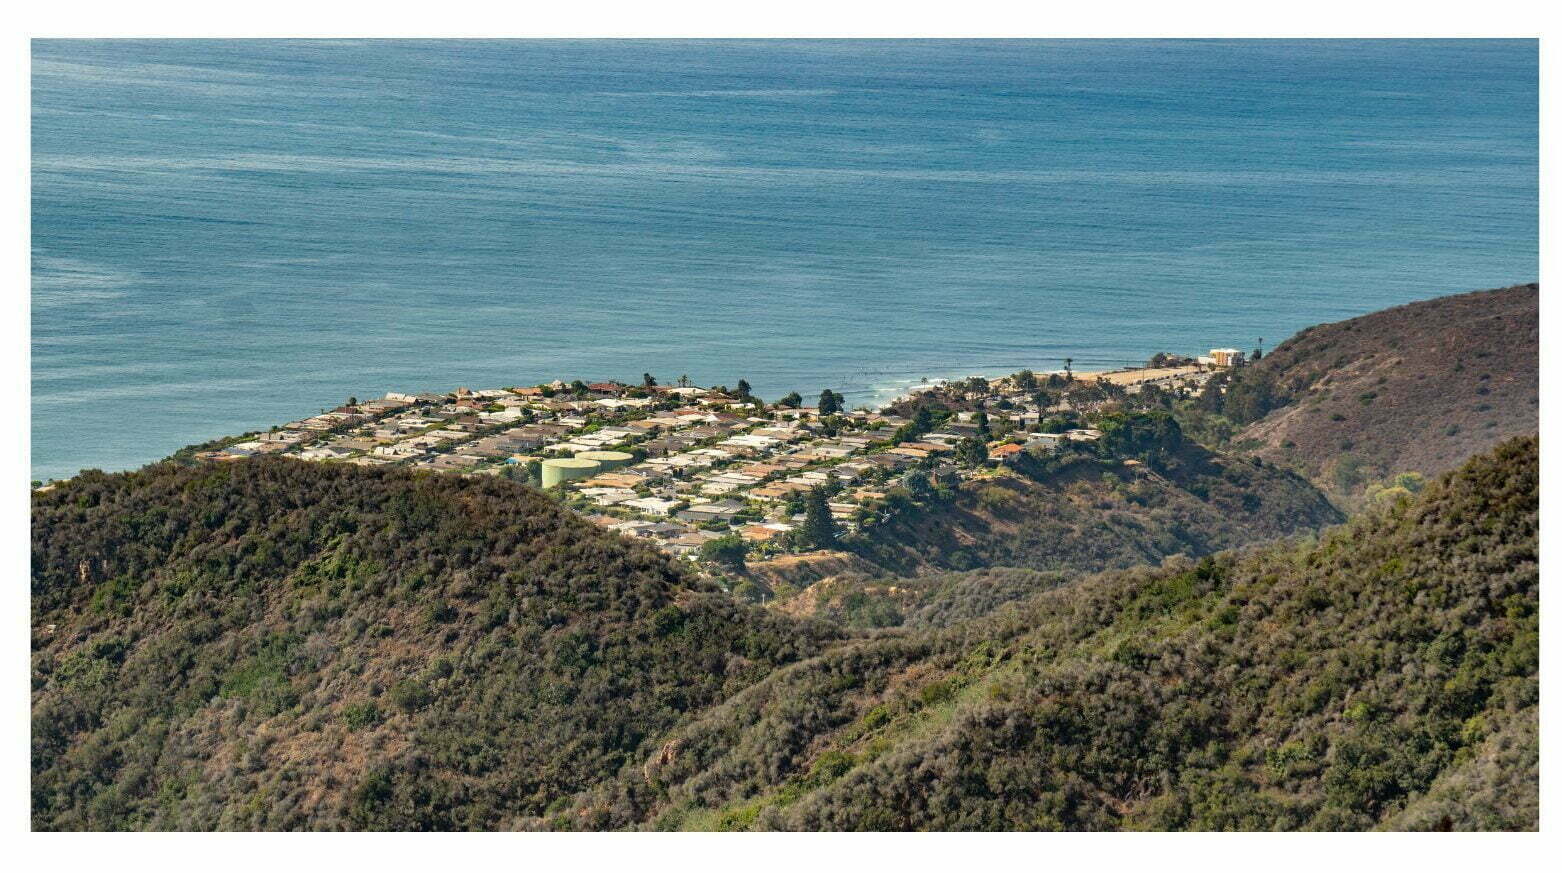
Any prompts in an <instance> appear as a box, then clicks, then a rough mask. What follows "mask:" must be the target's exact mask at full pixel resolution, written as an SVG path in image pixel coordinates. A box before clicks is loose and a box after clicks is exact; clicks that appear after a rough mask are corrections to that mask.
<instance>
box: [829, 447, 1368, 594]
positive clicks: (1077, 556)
mask: <svg viewBox="0 0 1562 873" xmlns="http://www.w3.org/2000/svg"><path fill="white" fill-rule="evenodd" d="M1161 420H1162V419H1156V421H1161ZM1163 426H1164V425H1163ZM1170 426H1171V427H1172V428H1175V427H1176V426H1175V424H1171V425H1170ZM1103 441H1104V442H1109V443H1110V444H1111V445H1110V447H1108V448H1107V449H1106V450H1105V451H1098V450H1095V449H1088V450H1079V451H1070V452H1063V453H1060V454H1055V455H1045V456H1042V457H1039V458H1032V457H1031V456H1029V455H1024V456H1021V457H1019V458H1017V459H1016V463H1015V464H1014V466H1013V467H1011V468H1009V472H1008V473H1007V474H1005V475H1001V476H998V477H996V478H984V479H978V480H975V481H972V482H968V483H963V484H961V485H960V486H959V487H958V488H956V489H954V490H953V491H951V493H950V495H949V498H948V499H936V500H935V499H929V500H926V501H924V502H923V503H922V504H921V505H919V506H916V507H911V508H909V509H908V511H904V512H901V513H898V514H895V515H892V516H891V517H889V518H888V519H887V520H886V521H885V522H883V523H881V524H878V525H875V526H874V527H872V528H871V529H868V530H867V531H865V533H864V535H863V536H860V537H857V538H854V539H853V540H851V541H850V542H849V543H848V548H850V549H851V550H852V551H853V552H855V553H857V554H858V555H860V556H861V557H863V558H865V559H867V560H869V561H872V562H873V563H875V564H877V565H878V566H880V567H883V568H885V569H887V570H889V571H892V572H897V573H913V572H917V571H924V572H925V571H928V570H971V569H977V568H981V567H1025V568H1030V569H1035V570H1046V571H1059V572H1087V573H1088V572H1095V571H1098V570H1104V569H1111V568H1127V567H1132V566H1135V565H1138V564H1144V563H1152V564H1153V563H1159V562H1160V561H1161V560H1162V559H1163V558H1166V557H1168V556H1171V555H1177V554H1182V555H1190V556H1195V557H1197V556H1200V555H1206V554H1210V553H1212V552H1216V551H1219V550H1221V549H1228V548H1233V547H1236V546H1239V545H1246V544H1249V543H1253V542H1259V541H1263V540H1273V539H1278V538H1280V537H1284V536H1289V535H1292V534H1295V533H1298V532H1302V531H1307V530H1314V529H1317V528H1319V527H1322V526H1325V525H1330V524H1335V523H1338V522H1339V521H1341V520H1343V518H1344V516H1343V515H1341V514H1340V513H1339V511H1338V510H1336V509H1335V508H1334V506H1333V505H1332V504H1330V503H1329V501H1328V499H1327V498H1325V497H1324V496H1323V494H1322V493H1321V492H1319V491H1318V489H1317V488H1315V487H1313V486H1312V485H1311V484H1310V483H1308V482H1307V481H1306V480H1305V479H1303V478H1302V477H1300V476H1298V475H1296V474H1294V473H1292V472H1289V471H1287V470H1284V469H1281V468H1278V467H1275V466H1274V465H1273V464H1266V463H1264V462H1263V461H1262V460H1259V461H1257V462H1255V461H1253V460H1247V459H1242V458H1237V457H1233V456H1228V455H1222V454H1218V453H1215V452H1211V451H1209V450H1207V449H1205V448H1203V447H1202V446H1199V445H1197V444H1194V443H1192V442H1191V441H1186V440H1182V439H1180V436H1179V438H1178V439H1176V440H1175V441H1174V442H1171V443H1168V442H1167V441H1166V440H1165V438H1164V436H1163V435H1157V434H1156V433H1155V432H1154V425H1151V426H1150V427H1141V428H1137V429H1136V428H1132V427H1124V428H1121V429H1114V430H1112V431H1111V432H1110V433H1109V434H1108V436H1107V437H1106V438H1104V440H1103ZM1168 446H1171V447H1168ZM1135 455H1138V456H1140V457H1142V458H1144V459H1145V460H1144V462H1143V463H1140V464H1138V465H1132V464H1125V463H1123V459H1125V458H1133V457H1134V456H1135Z"/></svg>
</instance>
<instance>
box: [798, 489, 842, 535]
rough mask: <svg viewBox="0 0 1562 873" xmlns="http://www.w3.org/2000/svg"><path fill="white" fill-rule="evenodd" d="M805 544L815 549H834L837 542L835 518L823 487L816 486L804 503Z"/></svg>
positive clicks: (803, 528) (803, 529)
mask: <svg viewBox="0 0 1562 873" xmlns="http://www.w3.org/2000/svg"><path fill="white" fill-rule="evenodd" d="M802 531H803V543H804V545H806V546H807V547H808V548H813V549H833V548H835V545H836V542H837V534H836V530H835V517H834V516H832V515H831V514H830V498H829V497H828V496H826V494H825V492H824V488H823V487H819V486H815V487H814V488H813V489H812V490H810V491H809V492H808V496H807V497H806V498H805V499H804V501H803V527H802Z"/></svg>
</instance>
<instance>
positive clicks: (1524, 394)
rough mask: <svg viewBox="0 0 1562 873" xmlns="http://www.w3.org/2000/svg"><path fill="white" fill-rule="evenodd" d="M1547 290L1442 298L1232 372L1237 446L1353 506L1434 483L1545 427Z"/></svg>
mask: <svg viewBox="0 0 1562 873" xmlns="http://www.w3.org/2000/svg"><path fill="white" fill-rule="evenodd" d="M1539 302H1540V287H1539V286H1538V285H1535V284H1530V285H1517V286H1514V287H1511V288H1502V289H1498V290H1493V291H1477V292H1473V293H1469V294H1456V295H1453V296H1449V297H1439V298H1437V299H1434V300H1426V301H1421V302H1418V303H1411V304H1408V305H1405V306H1398V307H1394V308H1392V309H1385V310H1382V311H1380V312H1374V313H1372V314H1370V315H1364V316H1362V317H1360V318H1353V319H1349V320H1347V321H1341V322H1335V323H1332V324H1321V325H1317V326H1315V327H1311V328H1308V329H1307V330H1304V331H1302V332H1301V333H1299V334H1297V335H1296V336H1294V337H1292V338H1291V339H1289V340H1287V341H1286V342H1284V343H1282V344H1281V345H1280V346H1279V347H1277V348H1276V349H1274V351H1273V352H1271V353H1270V354H1268V355H1266V356H1265V357H1264V358H1263V359H1262V360H1261V361H1259V362H1257V363H1255V364H1254V365H1252V366H1249V367H1247V368H1244V369H1243V370H1241V371H1239V372H1238V373H1237V374H1236V375H1235V376H1233V378H1232V380H1231V383H1230V384H1229V385H1228V386H1226V391H1225V395H1224V397H1223V398H1219V399H1218V400H1217V405H1218V406H1219V407H1220V411H1221V412H1222V413H1223V414H1224V415H1225V416H1226V417H1228V418H1230V419H1231V420H1232V421H1233V422H1234V423H1236V424H1238V425H1241V426H1242V429H1241V430H1240V431H1239V432H1238V433H1237V434H1236V436H1235V439H1234V443H1235V444H1236V445H1239V446H1247V447H1252V448H1255V449H1256V450H1257V451H1258V453H1259V454H1260V455H1261V456H1262V457H1264V458H1266V459H1269V460H1271V461H1275V462H1279V463H1284V464H1289V465H1292V466H1294V467H1296V468H1297V469H1299V470H1301V471H1303V472H1304V473H1306V475H1307V476H1309V477H1310V478H1312V479H1313V480H1314V481H1315V482H1317V483H1318V484H1319V486H1320V487H1322V488H1324V489H1325V490H1327V491H1328V492H1329V493H1330V494H1331V495H1334V496H1336V497H1343V498H1348V497H1350V496H1352V495H1356V494H1359V493H1360V492H1361V491H1362V490H1364V489H1365V488H1366V487H1367V486H1369V485H1372V484H1374V483H1379V482H1381V481H1382V480H1384V479H1386V478H1389V477H1392V476H1395V475H1397V474H1401V473H1420V474H1422V475H1424V476H1433V475H1436V474H1438V473H1441V472H1443V471H1444V470H1448V469H1451V468H1453V467H1455V466H1457V465H1459V464H1460V463H1462V462H1463V461H1464V459H1466V458H1468V457H1469V456H1471V455H1473V454H1476V453H1478V452H1482V451H1485V450H1487V449H1489V448H1490V447H1492V446H1493V445H1496V444H1497V443H1498V442H1501V441H1502V440H1504V439H1507V438H1509V437H1512V436H1517V435H1523V434H1530V433H1534V432H1535V431H1536V428H1537V426H1538V421H1539V408H1540V397H1539V342H1540V315H1539Z"/></svg>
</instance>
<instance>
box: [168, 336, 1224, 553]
mask: <svg viewBox="0 0 1562 873" xmlns="http://www.w3.org/2000/svg"><path fill="white" fill-rule="evenodd" d="M1216 351H1220V350H1216ZM1226 360H1233V361H1234V362H1235V363H1234V365H1240V362H1241V359H1240V358H1234V359H1233V358H1232V357H1231V356H1226ZM1152 363H1158V362H1152ZM1221 366H1222V365H1220V364H1215V363H1210V362H1206V363H1203V364H1199V363H1195V362H1193V361H1192V360H1189V359H1176V361H1174V362H1173V363H1172V364H1171V365H1169V366H1158V367H1149V368H1142V369H1141V368H1135V369H1128V370H1119V371H1112V372H1106V373H1072V372H1069V373H1067V374H1066V375H1063V374H1057V373H1052V374H1047V375H1043V376H1038V375H1036V374H1034V373H1032V372H1030V371H1028V370H1027V371H1022V372H1020V373H1016V374H1014V375H1011V376H1006V377H1002V378H998V379H993V380H987V379H983V378H980V377H972V378H970V379H966V380H960V381H955V382H938V383H931V384H927V385H921V386H918V387H917V388H916V389H914V390H913V391H912V392H910V393H909V394H908V395H906V396H905V397H902V398H898V399H897V400H895V401H893V402H891V403H890V404H888V405H886V406H885V407H884V408H882V409H879V410H870V409H866V408H858V409H851V410H848V409H845V408H844V407H843V404H842V399H841V396H840V395H839V394H836V393H834V392H832V391H828V390H826V391H824V392H823V393H822V394H821V395H820V398H819V402H818V403H817V404H816V405H813V406H805V405H802V403H801V402H800V401H801V398H800V397H798V395H796V394H795V393H794V394H792V395H789V396H788V397H787V398H783V400H782V401H779V402H776V403H771V404H766V403H764V402H763V401H761V400H760V399H759V398H757V397H754V396H753V395H752V394H751V393H750V392H749V390H748V386H747V384H746V383H744V382H741V381H740V383H739V387H738V388H737V389H729V388H725V387H724V386H718V387H705V388H702V387H698V386H695V385H692V384H689V383H688V381H687V379H681V380H679V384H677V385H674V386H661V385H657V384H655V380H654V379H652V378H650V377H649V375H647V377H646V378H645V379H644V380H643V382H642V383H640V384H625V383H621V382H616V381H607V382H603V381H597V382H589V383H588V382H583V381H579V380H577V381H573V382H564V381H562V380H556V381H554V382H551V383H547V384H542V385H533V386H516V387H509V388H485V389H477V390H474V389H470V388H465V387H462V388H457V389H456V390H454V391H451V392H448V393H415V394H408V393H398V392H390V393H387V394H386V395H385V396H383V397H380V398H376V399H372V400H366V401H360V400H358V399H357V398H349V399H348V401H347V402H346V403H344V404H343V405H341V406H339V407H337V408H335V409H331V410H329V411H323V412H321V413H320V414H318V415H314V416H310V417H307V418H303V419H299V420H296V421H290V422H286V423H284V424H281V425H278V426H276V427H274V428H272V429H270V430H269V431H267V432H264V433H256V434H250V435H247V436H246V437H240V438H234V439H231V440H224V441H220V442H219V444H218V445H219V447H217V448H212V449H209V450H207V451H202V452H199V453H198V454H197V455H196V457H197V459H199V460H204V461H212V462H222V461H229V460H235V459H238V458H244V457H250V456H253V455H280V456H284V457H291V458H296V459H298V460H301V461H312V462H333V463H346V464H356V465H362V466H391V465H395V466H402V467H410V468H413V469H418V470H431V471H438V472H442V473H450V474H459V475H464V476H502V477H506V478H510V479H515V480H519V481H525V482H529V483H531V484H533V485H534V486H537V487H540V488H543V489H545V490H547V491H549V492H551V493H554V494H556V495H557V496H558V497H559V498H560V499H561V500H563V501H564V502H565V503H566V504H567V505H569V506H570V507H572V508H574V509H576V510H578V511H579V512H581V513H583V514H584V515H586V516H587V517H588V518H590V519H591V520H592V521H593V522H595V523H597V524H599V525H601V526H603V527H606V528H609V529H611V530H614V531H617V532H619V533H622V534H624V535H627V536H631V537H639V538H644V539H646V540H647V541H649V542H651V543H653V544H655V545H656V546H658V547H660V548H662V549H664V550H666V551H667V552H669V553H671V554H674V555H678V556H682V557H686V558H689V559H691V560H700V559H702V556H705V555H708V554H709V553H710V552H711V549H709V548H706V546H707V544H709V543H712V541H716V540H724V541H725V542H729V543H730V542H732V539H731V538H736V539H737V540H738V541H740V543H741V551H742V552H744V553H747V554H750V555H753V556H756V557H765V556H770V555H777V554H782V553H787V552H799V551H809V550H811V549H815V548H819V547H821V546H822V545H824V542H823V541H821V539H823V540H825V541H828V540H830V539H833V537H834V536H835V535H837V534H839V535H847V534H850V533H852V532H854V531H855V530H857V529H858V528H859V526H861V525H863V524H864V523H871V521H872V520H873V518H874V514H875V513H876V512H878V511H880V510H881V508H882V507H883V505H884V502H885V499H886V496H887V495H888V494H889V493H890V492H891V491H892V490H894V489H896V488H898V487H902V486H904V485H905V484H906V481H907V477H908V476H911V475H912V474H914V473H921V474H923V475H924V476H926V477H928V480H931V481H936V482H938V483H940V484H941V485H942V486H944V487H953V486H954V485H956V484H958V483H959V482H960V481H962V480H966V479H970V478H973V477H980V476H984V475H991V472H992V471H993V470H994V469H995V468H998V467H1001V466H1002V465H1004V464H1008V463H1013V462H1015V461H1016V460H1017V459H1019V457H1020V456H1022V455H1024V454H1025V453H1027V452H1033V453H1034V452H1057V451H1062V450H1063V449H1064V448H1066V447H1068V446H1070V445H1077V444H1089V443H1092V442H1094V441H1096V440H1099V439H1100V438H1101V436H1102V432H1101V431H1100V430H1098V429H1095V428H1093V427H1091V426H1088V420H1089V416H1090V415H1091V414H1092V413H1093V412H1096V411H1098V410H1100V409H1103V408H1108V407H1110V406H1111V405H1112V403H1113V401H1114V398H1118V399H1120V398H1121V397H1123V396H1130V395H1135V394H1138V393H1140V392H1144V391H1164V392H1168V393H1171V392H1186V391H1191V390H1195V389H1197V388H1198V387H1199V386H1200V385H1202V384H1203V382H1204V381H1205V380H1207V379H1208V378H1210V376H1211V375H1212V373H1213V371H1215V370H1216V369H1219V368H1220V367H1221ZM934 398H936V399H938V400H939V408H940V409H941V410H943V412H942V414H941V415H939V416H932V415H929V414H928V413H927V412H926V410H925V409H923V411H922V412H914V411H913V410H914V409H918V408H922V406H923V405H924V404H925V403H926V402H927V401H928V400H930V399H934ZM810 502H813V503H814V508H813V510H812V512H813V514H814V515H815V516H817V517H819V520H816V521H813V522H810V508H809V503H810ZM826 514H827V515H828V522H825V521H823V520H822V517H823V516H824V515H826ZM810 523H812V524H813V525H814V526H815V528H818V529H821V530H823V529H827V531H828V532H827V533H825V534H819V533H817V532H815V533H811V534H810V533H808V532H807V531H803V530H800V529H802V528H804V527H806V526H807V525H809V524H810Z"/></svg>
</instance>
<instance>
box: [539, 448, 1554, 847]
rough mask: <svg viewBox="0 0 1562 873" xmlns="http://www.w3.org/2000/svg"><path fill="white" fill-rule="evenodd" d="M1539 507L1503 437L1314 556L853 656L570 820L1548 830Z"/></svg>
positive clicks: (797, 680) (695, 730)
mask: <svg viewBox="0 0 1562 873" xmlns="http://www.w3.org/2000/svg"><path fill="white" fill-rule="evenodd" d="M1537 495H1538V451H1537V444H1536V441H1535V440H1533V439H1525V440H1515V441H1512V442H1509V443H1506V444H1504V445H1502V446H1501V447H1499V448H1498V449H1497V450H1496V451H1495V452H1494V453H1492V454H1490V455H1488V456H1484V457H1481V458H1477V459H1475V460H1474V461H1472V462H1470V463H1469V464H1467V465H1466V466H1465V467H1463V468H1461V469H1460V470H1458V471H1456V472H1454V473H1452V474H1450V475H1448V476H1447V477H1446V478H1445V479H1443V480H1442V481H1439V482H1437V483H1434V484H1433V485H1432V486H1430V487H1429V488H1428V489H1427V490H1426V492H1425V493H1424V494H1423V495H1422V496H1420V497H1419V498H1418V499H1415V500H1404V501H1401V502H1399V503H1397V504H1395V505H1393V506H1391V507H1388V508H1385V509H1382V510H1380V511H1377V512H1374V513H1372V514H1369V515H1366V516H1363V517H1360V518H1358V519H1355V520H1353V521H1352V522H1351V523H1350V524H1348V525H1346V526H1344V527H1341V528H1337V529H1335V530H1333V531H1331V532H1330V533H1328V534H1326V535H1325V536H1324V537H1322V538H1321V539H1320V540H1318V541H1316V542H1302V543H1298V544H1291V545H1283V546H1273V547H1270V548H1267V549H1264V550H1261V551H1258V552H1254V553H1251V554H1245V555H1233V554H1230V553H1227V554H1222V555H1220V556H1216V557H1213V558H1206V559H1203V560H1201V561H1199V562H1198V563H1196V564H1195V563H1192V562H1184V563H1182V564H1181V565H1180V566H1172V567H1166V568H1161V569H1155V570H1151V569H1140V570H1135V571H1130V572H1126V573H1117V574H1113V575H1107V576H1102V577H1098V578H1096V579H1093V580H1089V581H1088V582H1086V583H1082V584H1074V585H1067V586H1064V587H1059V588H1055V589H1052V590H1049V591H1046V592H1044V593H1041V594H1037V595H1035V596H1033V597H1032V598H1030V599H1028V600H1026V601H1023V602H1021V603H1019V604H1016V605H1011V606H1009V607H1006V608H1003V609H1000V610H998V611H997V612H995V613H993V614H992V615H990V616H988V617H986V618H981V619H976V620H975V621H972V622H965V623H957V624H955V625H953V626H950V627H948V628H947V629H943V630H937V631H931V632H923V633H909V634H908V633H880V634H878V635H876V636H874V637H872V638H869V639H866V640H862V641H858V642H854V643H850V644H847V645H843V646H839V647H836V648H834V649H832V650H830V651H827V652H825V653H824V654H822V655H820V656H817V657H814V658H811V659H809V660H807V661H804V662H803V663H801V664H797V665H793V666H791V667H789V668H786V669H783V670H780V671H777V673H776V674H774V675H773V676H771V677H768V678H767V679H766V680H764V681H763V682H761V683H759V684H757V685H754V686H752V687H750V688H747V689H744V690H743V691H742V692H739V693H738V694H737V695H736V696H735V697H734V698H733V699H732V700H730V701H729V702H727V703H725V704H723V705H721V706H718V707H715V708H714V709H712V710H710V711H709V712H707V713H705V714H702V715H701V716H699V717H698V718H696V719H694V720H692V721H691V722H690V723H688V724H686V725H684V726H682V727H680V728H679V729H677V730H675V731H674V732H673V733H672V735H671V736H670V737H669V738H668V741H667V742H666V744H665V745H663V746H662V748H661V750H660V751H659V752H658V753H657V755H655V756H653V757H652V758H651V759H650V760H649V761H647V763H646V765H645V768H644V770H643V771H641V772H637V773H634V774H631V775H630V777H629V778H627V779H625V780H624V781H621V782H620V783H618V784H617V785H608V786H602V787H600V788H599V789H597V790H595V791H593V792H590V793H588V794H586V795H583V796H582V797H581V798H579V799H578V800H577V803H579V804H580V807H581V809H582V810H585V811H589V813H590V814H591V815H595V816H597V818H596V819H595V821H597V822H599V823H600V824H602V825H615V826H632V825H634V824H635V818H636V817H638V818H641V819H643V820H644V821H646V822H648V823H649V825H650V826H653V827H662V828H672V827H685V828H690V827H692V828H727V829H746V828H782V829H790V828H799V829H862V828H869V829H1004V828H1015V829H1034V828H1040V829H1054V828H1058V829H1113V828H1170V829H1183V828H1193V829H1257V830H1268V829H1299V828H1310V829H1371V828H1411V829H1450V828H1458V829H1464V828H1508V829H1524V828H1528V829H1532V828H1534V827H1536V826H1537V822H1538V779H1537V778H1536V772H1537V771H1536V766H1537V762H1538V739H1537V702H1538V697H1539V685H1538V680H1537V675H1538V669H1539V634H1538V630H1539V623H1538V582H1539V576H1538V564H1537V553H1536V533H1537V528H1536V524H1537V510H1538V500H1537ZM648 800H650V801H652V802H650V803H647V801H648ZM636 803H641V804H646V805H645V806H643V807H642V808H641V809H640V810H639V812H638V816H635V817H630V818H624V819H615V818H613V817H612V815H611V813H610V812H608V810H612V809H623V808H625V807H627V806H631V805H633V804H636ZM558 823H559V822H555V823H554V824H558ZM539 824H542V823H541V822H539Z"/></svg>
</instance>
